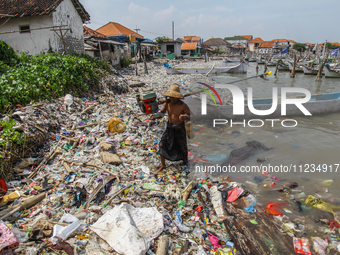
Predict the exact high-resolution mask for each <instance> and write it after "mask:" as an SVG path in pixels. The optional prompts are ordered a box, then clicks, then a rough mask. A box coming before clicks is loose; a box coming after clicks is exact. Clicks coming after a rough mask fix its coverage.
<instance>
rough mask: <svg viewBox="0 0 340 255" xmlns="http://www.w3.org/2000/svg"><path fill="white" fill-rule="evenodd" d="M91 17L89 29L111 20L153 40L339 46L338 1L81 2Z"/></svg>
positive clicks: (137, 0) (91, 0) (339, 5)
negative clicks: (247, 38)
mask: <svg viewBox="0 0 340 255" xmlns="http://www.w3.org/2000/svg"><path fill="white" fill-rule="evenodd" d="M80 2H81V3H82V4H83V5H84V7H85V9H86V10H87V12H88V13H89V14H90V16H91V20H90V23H89V24H87V26H88V27H90V28H92V29H97V28H99V27H101V26H102V25H105V24H106V23H108V22H110V21H112V22H117V23H120V24H121V25H123V26H125V27H127V28H130V29H136V28H138V29H140V30H139V34H141V35H142V36H144V37H146V38H149V39H154V38H156V37H158V36H167V37H170V38H172V21H174V22H175V39H176V38H178V37H183V36H186V35H195V36H200V37H202V38H203V39H204V41H206V40H208V39H209V38H210V37H212V36H213V37H215V38H217V37H221V38H224V37H229V36H234V35H253V37H254V38H256V37H261V38H262V39H263V40H265V41H267V40H268V41H269V40H273V39H291V40H295V41H296V42H301V43H304V42H310V43H323V42H324V41H325V40H327V41H328V42H340V38H339V37H340V33H339V30H340V26H339V25H340V22H339V20H338V17H339V12H340V0H327V1H320V0H285V1H284V0H282V1H277V0H271V1H268V0H238V1H236V0H233V1H229V0H224V1H223V0H213V1H207V0H195V1H192V0H181V1H178V0H172V1H164V0H158V1H150V0H134V1H128V0H80Z"/></svg>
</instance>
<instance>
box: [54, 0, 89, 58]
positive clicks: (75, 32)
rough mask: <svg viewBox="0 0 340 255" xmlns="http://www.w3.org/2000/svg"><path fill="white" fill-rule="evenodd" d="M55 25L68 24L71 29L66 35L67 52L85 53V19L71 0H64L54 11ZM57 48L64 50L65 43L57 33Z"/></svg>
mask: <svg viewBox="0 0 340 255" xmlns="http://www.w3.org/2000/svg"><path fill="white" fill-rule="evenodd" d="M53 24H54V26H60V25H67V26H68V28H70V29H71V31H68V32H67V34H66V35H65V41H66V45H67V46H66V53H73V52H74V53H79V54H80V53H84V33H83V21H82V19H81V17H80V16H79V14H78V12H77V10H76V9H75V8H74V5H73V4H72V2H71V0H64V1H62V2H61V3H60V5H59V6H58V7H57V8H56V11H55V12H54V13H53ZM54 37H55V38H56V39H55V48H56V49H58V52H63V44H62V42H61V40H60V39H59V37H58V36H57V35H55V36H54Z"/></svg>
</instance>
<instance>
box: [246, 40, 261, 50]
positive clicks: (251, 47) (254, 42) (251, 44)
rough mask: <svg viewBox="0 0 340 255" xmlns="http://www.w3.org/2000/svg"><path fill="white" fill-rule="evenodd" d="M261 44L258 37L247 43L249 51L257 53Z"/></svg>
mask: <svg viewBox="0 0 340 255" xmlns="http://www.w3.org/2000/svg"><path fill="white" fill-rule="evenodd" d="M262 42H263V40H262V39H261V38H260V37H257V38H255V39H253V40H251V41H249V42H248V47H249V51H251V52H258V51H259V46H260V44H261V43H262Z"/></svg>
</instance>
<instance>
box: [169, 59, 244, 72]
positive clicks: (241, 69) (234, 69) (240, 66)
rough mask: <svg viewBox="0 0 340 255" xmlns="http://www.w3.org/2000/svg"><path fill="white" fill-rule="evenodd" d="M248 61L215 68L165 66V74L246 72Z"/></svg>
mask: <svg viewBox="0 0 340 255" xmlns="http://www.w3.org/2000/svg"><path fill="white" fill-rule="evenodd" d="M247 69H248V61H242V62H241V63H239V64H238V65H236V66H231V67H230V66H228V67H227V66H225V67H224V66H222V67H215V68H180V67H174V68H173V67H165V71H166V73H167V74H195V73H196V74H207V73H209V72H210V73H212V74H217V73H247Z"/></svg>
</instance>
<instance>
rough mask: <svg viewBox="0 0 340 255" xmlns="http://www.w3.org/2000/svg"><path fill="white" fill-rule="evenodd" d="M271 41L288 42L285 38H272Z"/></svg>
mask: <svg viewBox="0 0 340 255" xmlns="http://www.w3.org/2000/svg"><path fill="white" fill-rule="evenodd" d="M271 41H272V42H288V40H287V39H274V40H271Z"/></svg>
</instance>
